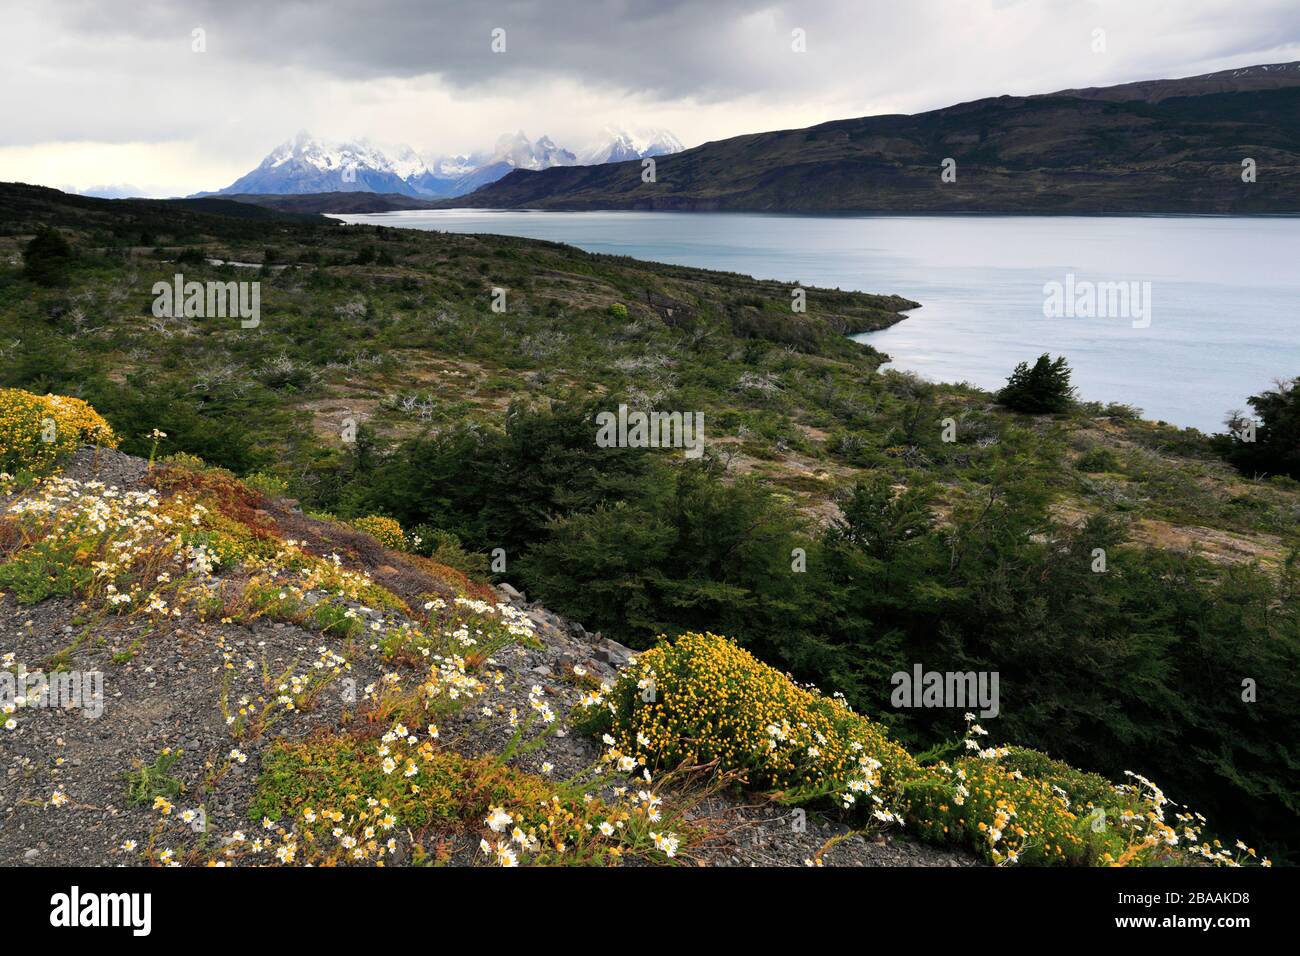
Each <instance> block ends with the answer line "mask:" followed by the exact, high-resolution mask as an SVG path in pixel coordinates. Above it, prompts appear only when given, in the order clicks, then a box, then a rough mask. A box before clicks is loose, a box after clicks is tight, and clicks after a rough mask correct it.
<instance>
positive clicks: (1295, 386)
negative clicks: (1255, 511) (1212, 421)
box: [1215, 376, 1300, 479]
mask: <svg viewBox="0 0 1300 956" xmlns="http://www.w3.org/2000/svg"><path fill="white" fill-rule="evenodd" d="M1246 401H1248V402H1249V403H1250V407H1251V408H1253V409H1254V410H1255V416H1256V417H1257V418H1258V420H1259V421H1258V424H1256V425H1255V427H1254V429H1253V433H1252V431H1251V429H1250V427H1249V426H1250V424H1251V423H1250V422H1249V421H1248V420H1247V419H1246V417H1245V416H1244V415H1242V414H1241V413H1240V412H1234V413H1232V414H1231V415H1230V416H1229V417H1228V420H1227V426H1228V434H1227V435H1217V436H1215V444H1216V445H1217V447H1218V449H1219V451H1220V453H1221V454H1222V455H1223V457H1224V458H1226V459H1227V460H1228V461H1229V462H1231V463H1232V465H1234V466H1235V467H1236V468H1237V469H1238V470H1239V471H1241V472H1242V473H1243V474H1247V475H1289V476H1290V477H1292V478H1297V479H1300V376H1297V377H1295V378H1293V379H1291V380H1290V381H1281V382H1278V383H1277V385H1276V386H1275V387H1273V388H1271V389H1269V390H1268V391H1266V392H1261V393H1260V394H1258V395H1252V396H1251V397H1250V398H1248V399H1247V400H1246Z"/></svg>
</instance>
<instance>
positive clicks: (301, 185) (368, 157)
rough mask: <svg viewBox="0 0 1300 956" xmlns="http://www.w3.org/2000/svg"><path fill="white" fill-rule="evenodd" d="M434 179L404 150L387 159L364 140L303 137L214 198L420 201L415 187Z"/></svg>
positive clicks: (278, 149) (281, 147)
mask: <svg viewBox="0 0 1300 956" xmlns="http://www.w3.org/2000/svg"><path fill="white" fill-rule="evenodd" d="M431 177H432V174H431V173H430V172H429V169H428V167H427V166H426V165H425V163H424V160H423V159H421V158H420V157H419V155H418V154H416V152H415V151H414V150H413V149H411V148H410V147H409V146H408V147H401V148H399V149H397V150H395V151H393V153H392V154H391V155H390V154H389V153H386V152H385V151H384V150H383V149H381V148H380V147H378V146H376V145H375V144H373V143H371V142H370V141H368V140H364V139H362V140H357V141H356V142H353V143H331V142H327V141H325V140H318V139H315V138H313V137H312V136H310V135H308V134H307V133H305V132H304V133H299V134H298V135H297V136H295V137H294V138H293V139H291V140H288V141H287V142H284V143H281V144H280V145H279V146H277V147H276V148H275V149H273V150H272V151H271V152H270V154H269V155H268V156H267V157H266V158H265V159H264V160H262V162H261V164H260V165H259V166H258V167H257V168H256V169H254V170H253V171H252V172H250V173H248V174H246V175H244V176H241V177H240V178H239V179H236V180H235V181H234V182H233V183H231V184H230V185H229V186H227V187H226V188H225V189H222V190H218V195H223V194H224V195H229V194H234V193H275V194H278V195H291V194H298V193H327V192H376V193H405V194H407V195H412V196H414V195H420V191H419V190H418V189H417V188H416V185H415V184H416V183H418V182H420V181H421V180H423V179H425V178H431Z"/></svg>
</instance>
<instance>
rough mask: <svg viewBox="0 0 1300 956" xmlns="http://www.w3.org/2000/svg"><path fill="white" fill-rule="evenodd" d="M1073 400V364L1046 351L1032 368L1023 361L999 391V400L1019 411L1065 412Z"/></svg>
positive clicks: (1040, 412) (1001, 403) (1035, 412)
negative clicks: (1071, 366)
mask: <svg viewBox="0 0 1300 956" xmlns="http://www.w3.org/2000/svg"><path fill="white" fill-rule="evenodd" d="M1073 401H1074V388H1073V387H1071V385H1070V366H1069V365H1067V364H1066V361H1065V356H1064V355H1062V356H1060V357H1059V358H1056V359H1053V358H1052V357H1051V356H1050V355H1048V354H1047V353H1046V352H1044V353H1043V354H1042V355H1040V356H1039V357H1038V361H1037V362H1035V363H1034V365H1033V368H1030V366H1029V363H1028V362H1021V363H1020V364H1019V365H1017V366H1016V370H1015V371H1014V372H1012V373H1011V377H1010V378H1008V379H1007V384H1006V387H1005V388H1004V389H1002V391H1000V392H998V404H1000V405H1005V406H1006V407H1007V408H1010V409H1014V410H1015V411H1017V412H1030V413H1031V414H1042V413H1045V412H1063V411H1065V410H1066V409H1067V408H1069V407H1070V405H1071V403H1072V402H1073Z"/></svg>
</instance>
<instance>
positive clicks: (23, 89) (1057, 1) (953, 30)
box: [0, 0, 1300, 195]
mask: <svg viewBox="0 0 1300 956" xmlns="http://www.w3.org/2000/svg"><path fill="white" fill-rule="evenodd" d="M497 29H500V30H504V31H505V51H504V52H502V53H494V52H493V51H492V33H493V31H494V30H497ZM196 30H201V31H202V34H201V36H202V39H203V44H202V45H203V46H205V49H204V50H203V51H202V52H195V50H194V47H195V46H196V45H198V44H196V40H195V31H196ZM795 30H802V31H803V32H804V36H805V37H806V40H805V42H806V52H803V53H798V52H795V51H794V49H792V46H793V42H792V36H793V34H792V31H795ZM1098 30H1102V31H1104V47H1105V48H1104V51H1101V52H1098V51H1096V50H1095V49H1094V46H1096V45H1097V44H1096V40H1095V38H1096V36H1097V35H1096V32H1095V31H1098ZM1291 60H1300V4H1298V3H1296V0H825V2H814V3H785V2H770V3H761V2H739V0H681V2H678V0H637V2H627V0H545V2H523V0H513V2H504V3H503V2H495V0H466V2H461V3H445V2H439V0H319V2H310V3H308V2H298V0H255V2H246V0H176V2H154V0H0V84H3V85H2V87H0V88H3V89H4V91H5V94H4V96H3V97H0V181H9V180H21V181H26V182H37V183H42V184H45V185H50V186H56V187H59V188H76V189H87V188H90V187H94V186H101V185H106V184H107V185H111V184H131V185H133V186H136V187H138V188H140V189H141V190H142V191H144V192H145V193H146V194H150V195H176V194H184V193H190V192H195V191H198V190H201V189H216V188H220V187H223V186H226V185H228V184H229V183H230V182H231V181H233V180H234V179H236V178H237V177H238V176H240V175H242V174H243V173H245V172H247V171H248V170H249V169H251V168H252V167H253V166H255V165H257V163H258V162H260V161H261V159H262V157H263V156H265V155H266V153H268V152H269V151H270V150H271V149H272V148H274V147H275V146H276V145H277V144H278V143H280V142H283V141H284V140H286V139H288V138H289V137H291V136H292V135H293V134H294V133H295V132H297V131H298V130H300V129H306V130H309V131H311V132H312V133H314V134H316V135H318V136H321V137H325V138H331V139H351V138H355V137H362V136H365V137H369V138H370V139H372V140H374V141H376V142H380V143H409V144H410V145H412V146H414V147H415V148H416V149H419V150H421V151H429V152H435V153H442V152H447V153H452V152H470V151H473V150H476V149H481V148H484V147H487V146H490V145H491V144H492V143H493V142H494V141H495V140H496V138H497V136H498V135H500V134H501V133H503V132H506V131H514V130H519V129H522V130H524V131H525V132H526V133H527V134H528V135H529V136H530V137H532V138H536V137H538V136H540V135H542V134H544V133H545V134H549V135H550V136H551V137H552V138H553V139H555V140H556V141H557V142H558V143H560V144H561V145H563V146H568V147H569V148H571V149H578V148H581V147H582V146H584V145H586V144H587V143H588V142H589V141H590V140H592V139H593V138H594V137H595V136H596V134H597V133H598V132H599V130H600V129H601V127H602V126H605V125H607V124H610V125H617V126H624V127H629V128H638V127H641V128H644V127H665V128H667V129H669V130H671V131H672V132H674V133H676V134H677V136H678V137H679V138H680V139H681V140H682V141H683V142H684V143H685V144H686V145H687V146H694V145H697V144H699V143H702V142H705V141H707V140H711V139H720V138H723V137H726V136H733V135H736V134H738V133H747V132H757V131H760V130H768V129H785V128H791V127H800V126H809V125H812V124H814V123H819V122H823V121H826V120H830V119H841V118H845V117H851V116H864V115H869V114H874V113H896V112H906V113H912V112H917V111H920V110H926V109H932V108H936V107H940V106H946V105H949V104H951V103H955V102H961V101H963V100H970V99H976V98H979V97H982V96H992V95H997V94H1001V93H1044V92H1050V91H1053V90H1058V89H1064V88H1069V87H1078V86H1097V85H1107V84H1111V83H1122V82H1126V81H1130V80H1138V79H1153V78H1158V77H1170V76H1188V75H1193V74H1197V73H1206V72H1210V71H1213V70H1220V69H1226V68H1230V67H1236V66H1247V65H1253V64H1257V63H1278V62H1286V61H1291Z"/></svg>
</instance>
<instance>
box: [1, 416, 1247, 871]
mask: <svg viewBox="0 0 1300 956" xmlns="http://www.w3.org/2000/svg"><path fill="white" fill-rule="evenodd" d="M0 410H2V411H3V417H0V447H2V448H3V454H4V456H5V460H6V462H7V463H8V464H9V465H10V466H11V467H14V468H15V470H16V471H17V472H18V475H17V477H16V478H15V477H13V476H10V475H9V474H7V473H0V588H3V590H0V668H3V670H4V672H5V673H6V677H7V678H9V679H11V680H13V681H15V682H17V681H21V682H22V691H21V693H20V694H19V695H18V696H17V697H15V700H14V701H13V702H8V701H7V702H6V708H5V717H6V719H5V722H4V724H3V726H2V727H0V730H3V731H4V733H5V735H6V736H5V741H6V751H7V752H9V753H11V754H13V756H14V758H15V761H16V762H17V763H18V764H19V765H21V766H24V767H25V768H28V769H27V770H26V771H25V772H24V773H22V774H17V775H15V774H10V779H9V782H8V784H7V785H6V788H5V791H4V799H3V801H0V822H3V824H4V825H3V826H2V827H0V860H4V861H5V862H8V863H12V864H17V863H19V862H22V863H24V864H28V865H70V864H76V865H81V866H85V865H99V866H111V865H121V864H125V865H138V864H144V865H155V866H179V865H185V864H189V865H203V864H206V865H221V866H229V865H246V864H252V865H340V864H342V865H372V864H375V865H388V864H399V865H400V864H410V865H425V864H430V863H433V864H437V865H445V864H454V865H474V864H484V865H500V866H517V865H519V864H521V863H523V864H527V865H542V866H545V865H573V864H584V865H594V866H610V865H619V864H622V863H625V862H631V863H638V864H650V865H665V864H669V865H671V864H673V863H683V862H689V863H694V864H698V865H754V864H763V865H773V864H778V865H796V866H798V865H807V864H812V865H823V864H828V863H829V864H840V865H845V864H847V865H867V866H890V865H913V866H915V865H922V866H936V865H937V866H954V865H958V866H960V865H970V864H971V863H973V862H976V860H977V859H983V860H985V861H987V862H990V863H994V864H998V865H1012V864H1019V865H1061V864H1074V865H1080V864H1085V865H1086V864H1104V865H1127V866H1137V865H1166V864H1170V863H1174V864H1177V863H1184V864H1186V863H1189V862H1191V863H1198V864H1202V863H1205V862H1206V861H1211V862H1213V863H1216V864H1221V865H1239V864H1242V863H1250V862H1254V860H1255V857H1254V851H1253V850H1250V849H1248V848H1246V847H1245V845H1244V844H1242V845H1241V848H1239V849H1219V848H1215V847H1211V846H1210V845H1209V843H1208V841H1206V842H1204V843H1202V842H1201V841H1200V839H1199V835H1200V834H1201V832H1202V831H1203V826H1202V825H1201V823H1200V822H1199V821H1196V820H1194V819H1189V820H1187V821H1186V822H1185V823H1180V824H1179V826H1178V827H1177V829H1175V828H1174V827H1173V826H1172V825H1171V823H1170V822H1166V820H1165V816H1166V814H1167V813H1169V812H1171V811H1172V810H1173V808H1172V807H1171V806H1170V805H1169V803H1168V801H1167V799H1166V798H1165V797H1164V795H1163V794H1162V793H1161V792H1160V790H1159V788H1158V787H1156V786H1155V785H1154V784H1152V783H1150V782H1149V781H1147V780H1145V779H1144V778H1137V779H1136V780H1134V781H1131V782H1129V781H1126V782H1124V783H1121V784H1119V785H1113V784H1111V783H1109V782H1108V781H1106V780H1104V779H1103V778H1101V777H1098V776H1095V775H1092V774H1085V773H1080V772H1079V771H1077V770H1075V769H1074V768H1071V767H1069V766H1067V765H1065V764H1063V763H1060V762H1057V761H1052V760H1050V759H1048V758H1047V757H1045V756H1044V755H1043V754H1040V753H1037V752H1035V751H1032V750H1026V749H1023V748H1018V747H988V748H983V747H980V746H979V744H980V742H981V741H980V738H981V735H983V734H984V733H985V732H984V730H983V729H982V728H981V727H980V726H979V725H977V724H974V723H972V722H971V720H972V719H971V718H968V720H967V725H968V726H967V730H966V734H965V740H966V741H969V742H970V743H971V744H972V745H974V746H975V749H977V750H979V752H978V753H970V754H965V753H962V752H961V750H960V748H959V747H955V746H954V747H953V748H950V752H948V753H945V754H941V755H936V754H934V753H930V754H927V755H926V756H924V757H923V758H922V759H917V758H916V757H914V756H913V755H911V754H909V753H908V752H907V751H906V750H905V749H904V748H902V747H900V746H899V745H898V744H896V743H895V742H893V741H891V740H890V739H889V737H888V735H887V734H886V732H885V731H884V729H883V728H882V727H881V726H880V725H879V724H877V723H875V722H873V721H871V720H869V719H867V718H864V717H862V716H860V715H858V714H855V713H853V712H852V711H851V710H850V709H848V708H847V707H846V706H845V705H844V704H843V703H842V702H840V701H837V700H833V699H831V698H828V697H826V696H823V695H821V694H818V693H815V692H810V691H808V690H805V689H802V688H800V687H798V686H796V685H795V684H794V683H792V682H791V681H790V680H789V678H787V677H785V676H784V675H782V674H781V673H780V672H779V671H776V670H775V669H773V668H770V667H767V666H766V665H763V664H761V663H760V662H758V661H757V660H755V659H754V658H753V657H752V656H751V655H749V654H747V653H746V652H744V651H743V650H741V649H740V648H739V647H737V646H736V645H735V644H733V643H731V642H728V641H727V640H726V639H725V638H721V637H716V636H714V635H707V634H686V635H682V636H681V637H679V638H678V639H677V640H676V641H675V642H673V643H671V644H667V643H665V644H664V645H662V646H660V647H657V648H655V649H654V650H652V651H650V652H648V653H646V654H645V655H644V656H643V657H642V658H641V659H640V660H634V659H633V657H632V654H631V652H630V651H629V650H628V649H627V648H625V647H622V646H620V645H618V644H616V643H613V642H610V641H608V640H606V639H604V638H602V637H601V636H600V635H592V634H588V633H587V631H586V630H585V629H584V628H583V627H582V626H581V625H578V624H575V623H573V622H568V621H564V620H563V619H561V618H558V617H557V616H555V615H554V614H551V613H550V612H548V611H547V610H546V609H545V608H542V607H539V606H536V605H528V604H527V603H525V602H524V600H523V598H522V596H521V595H519V594H518V592H516V591H514V590H513V589H512V588H510V587H509V586H508V585H503V586H502V589H501V591H502V595H501V596H500V597H498V596H497V595H496V594H494V593H493V591H492V589H491V588H489V587H488V586H487V585H486V584H485V583H483V582H482V581H481V580H476V579H475V578H476V576H467V575H466V574H464V573H462V572H460V571H458V570H456V569H455V568H453V567H451V566H449V565H447V564H444V563H442V561H444V560H452V561H463V560H464V559H465V558H466V557H467V556H466V554H465V553H464V552H463V551H462V550H460V549H459V548H457V547H455V546H452V545H449V544H448V543H447V542H446V541H443V542H441V543H440V545H439V546H438V550H437V552H436V553H435V555H434V556H433V557H432V558H429V557H423V556H420V555H418V554H413V553H411V552H412V549H415V550H419V549H420V548H421V545H422V542H421V539H420V538H419V537H418V536H416V535H411V536H408V535H407V534H406V533H405V532H404V531H403V530H402V529H401V528H400V527H399V526H398V525H397V524H396V522H394V521H392V520H391V519H388V518H383V517H379V516H368V517H363V518H360V519H357V520H354V521H353V522H351V524H344V523H342V522H339V521H337V520H335V519H333V518H331V517H329V516H325V515H305V514H303V513H302V512H301V511H300V510H299V509H298V508H297V507H296V506H295V504H296V503H294V502H291V501H284V500H282V499H279V498H277V497H275V495H274V490H273V489H272V488H271V487H270V483H269V482H268V480H267V479H266V478H264V477H263V478H260V479H254V480H250V481H249V482H247V483H245V482H241V481H239V480H238V479H236V478H235V477H234V476H233V475H231V474H230V473H229V472H227V471H224V470H222V469H218V468H212V467H209V466H207V465H205V464H204V463H203V462H201V461H200V460H198V459H197V458H194V457H193V456H187V455H184V454H180V455H172V456H166V457H164V458H163V459H162V460H161V461H158V462H154V461H152V460H151V461H149V462H146V461H143V460H141V459H139V458H131V457H129V456H125V455H121V454H119V453H117V452H116V451H114V450H112V446H113V445H114V444H116V443H117V437H116V436H115V435H114V434H113V433H112V431H111V429H109V428H108V426H107V425H106V423H105V422H104V421H103V420H102V419H101V418H100V417H99V416H98V415H97V414H96V413H95V412H94V410H93V409H91V408H89V407H87V406H85V405H84V404H82V403H78V402H76V401H75V400H71V399H69V398H67V397H60V396H47V397H40V396H35V395H32V394H31V393H26V392H19V391H13V390H0ZM43 416H46V417H48V416H52V417H53V419H54V420H55V421H56V422H57V434H58V436H59V438H60V440H59V442H58V445H59V453H58V454H57V456H56V457H54V458H50V457H49V456H48V454H47V453H48V451H49V449H48V448H46V447H43V444H42V443H41V442H33V441H30V434H29V429H30V428H31V427H33V426H35V427H39V426H40V422H41V419H42V417H43ZM155 437H157V436H155ZM88 438H93V439H94V440H95V441H96V442H97V443H98V444H97V445H94V446H92V445H83V446H81V447H78V443H79V442H81V441H84V440H85V439H88ZM33 455H34V456H35V457H33ZM6 647H10V648H13V649H12V650H3V648H6ZM308 648H311V649H312V650H311V651H310V653H308V652H307V649H308ZM54 673H58V674H60V675H61V678H60V680H61V683H60V684H59V685H58V686H59V687H60V688H66V689H60V690H58V691H57V692H55V693H57V694H58V697H57V699H56V700H54V701H50V700H48V699H47V697H46V696H45V695H46V694H47V693H48V691H43V690H41V689H40V688H41V687H42V686H43V685H42V684H41V683H40V680H41V679H42V678H37V677H36V676H35V675H38V674H40V675H45V674H54ZM83 675H94V676H93V678H92V679H91V680H90V681H89V682H87V681H85V679H84V676H83ZM647 685H650V686H652V687H654V693H653V694H650V695H646V694H645V693H644V692H643V690H642V688H644V687H646V686H647ZM78 710H80V711H81V712H80V713H78V712H77V711H78ZM702 716H704V717H707V719H706V720H701V717H702ZM706 728H707V729H706ZM765 728H766V729H765ZM742 788H744V790H747V791H748V793H745V792H743V791H742ZM773 798H779V802H777V800H776V799H773ZM792 805H796V806H799V807H800V808H805V807H806V808H807V810H808V811H811V813H812V814H813V816H812V817H811V819H809V817H808V815H807V813H804V814H803V815H802V816H797V815H796V814H797V811H791V810H790V807H791V806H792ZM1099 819H1100V820H1102V821H1105V820H1108V819H1109V820H1110V821H1112V823H1111V824H1110V825H1109V826H1102V827H1098V826H1096V821H1097V820H1099ZM1180 819H1181V818H1180ZM904 821H906V822H904ZM69 834H73V835H74V837H75V838H74V839H71V840H69V839H68V838H67V837H68V835H69ZM918 841H924V842H925V843H930V844H936V845H937V848H930V847H926V846H924V845H922V844H921V843H920V842H918ZM950 848H951V849H950ZM962 850H964V851H966V852H965V853H963V852H961V851H962ZM967 853H969V854H971V855H969V856H968V855H966V854H967ZM1261 862H1264V863H1265V864H1267V860H1263V861H1261Z"/></svg>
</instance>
